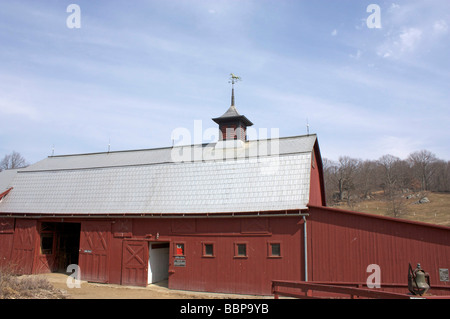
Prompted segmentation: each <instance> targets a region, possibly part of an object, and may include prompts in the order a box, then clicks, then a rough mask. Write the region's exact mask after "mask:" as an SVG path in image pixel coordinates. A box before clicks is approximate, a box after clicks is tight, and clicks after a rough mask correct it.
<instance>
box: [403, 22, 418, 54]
mask: <svg viewBox="0 0 450 319" xmlns="http://www.w3.org/2000/svg"><path fill="white" fill-rule="evenodd" d="M422 33H423V32H422V30H420V29H418V28H408V29H406V30H403V32H402V33H401V34H400V36H399V38H400V50H401V51H402V52H403V51H411V50H414V49H415V48H416V47H417V46H418V44H419V42H420V40H421V39H422Z"/></svg>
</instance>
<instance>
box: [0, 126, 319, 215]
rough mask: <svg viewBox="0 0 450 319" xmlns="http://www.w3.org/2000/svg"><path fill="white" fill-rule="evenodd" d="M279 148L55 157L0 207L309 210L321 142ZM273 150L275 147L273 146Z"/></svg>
mask: <svg viewBox="0 0 450 319" xmlns="http://www.w3.org/2000/svg"><path fill="white" fill-rule="evenodd" d="M277 141H278V142H277ZM277 141H275V140H264V141H249V142H246V143H245V147H242V148H237V149H227V150H226V151H227V152H228V153H222V152H221V151H220V150H219V149H217V148H215V147H214V146H215V145H214V144H209V145H198V146H185V147H182V148H162V149H151V150H138V151H123V152H110V153H97V154H84V155H83V154H81V155H68V156H54V157H49V158H47V159H44V160H42V161H40V162H38V163H36V164H34V165H31V166H29V167H27V168H24V169H21V170H19V171H17V173H16V174H15V177H14V178H13V179H12V180H11V179H10V181H9V184H8V185H6V182H4V183H3V184H5V185H6V186H5V187H13V190H12V191H11V192H10V193H9V194H8V195H7V196H5V197H4V198H3V200H2V201H1V202H0V213H11V214H13V213H20V214H25V213H26V214H41V215H45V214H92V215H95V214H191V213H192V214H194V213H242V212H262V211H274V210H291V209H305V208H306V205H307V204H308V201H309V187H310V168H311V152H312V150H313V147H314V143H315V141H316V136H315V135H308V136H298V137H292V138H281V139H279V140H277ZM267 143H269V144H271V145H270V146H269V147H267ZM267 150H268V151H267ZM271 150H272V151H271ZM267 153H269V154H267ZM180 154H182V155H184V156H180ZM267 155H268V156H267ZM224 158H225V159H224ZM174 159H175V160H174ZM0 185H2V183H1V180H0Z"/></svg>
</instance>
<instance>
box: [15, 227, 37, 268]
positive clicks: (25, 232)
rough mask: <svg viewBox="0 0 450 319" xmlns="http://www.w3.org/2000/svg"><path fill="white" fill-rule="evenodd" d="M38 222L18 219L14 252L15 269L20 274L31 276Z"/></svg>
mask: <svg viewBox="0 0 450 319" xmlns="http://www.w3.org/2000/svg"><path fill="white" fill-rule="evenodd" d="M36 226H37V221H36V220H29V219H17V220H16V230H15V232H14V243H13V252H12V263H13V268H14V270H15V271H16V272H17V273H18V274H31V273H32V271H33V260H34V252H35V247H36V238H37V235H36V233H37V229H36Z"/></svg>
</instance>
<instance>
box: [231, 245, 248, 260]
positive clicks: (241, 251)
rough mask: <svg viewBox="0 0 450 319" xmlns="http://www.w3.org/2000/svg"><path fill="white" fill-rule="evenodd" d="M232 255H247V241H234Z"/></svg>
mask: <svg viewBox="0 0 450 319" xmlns="http://www.w3.org/2000/svg"><path fill="white" fill-rule="evenodd" d="M234 257H237V258H245V257H247V243H235V244H234Z"/></svg>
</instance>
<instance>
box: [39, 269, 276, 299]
mask: <svg viewBox="0 0 450 319" xmlns="http://www.w3.org/2000/svg"><path fill="white" fill-rule="evenodd" d="M35 276H42V277H45V278H47V279H48V281H49V282H50V283H51V284H52V285H53V286H54V287H55V288H56V289H60V290H62V291H63V292H64V294H65V295H66V296H67V298H69V299H272V298H273V297H271V296H253V295H233V294H219V293H202V292H192V291H182V290H171V289H168V288H167V281H165V282H161V283H157V284H150V285H148V286H147V287H132V286H121V285H114V284H98V283H90V282H86V281H81V287H80V288H68V286H67V279H68V276H67V275H65V274H61V273H49V274H41V275H35ZM70 279H71V278H70Z"/></svg>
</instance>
